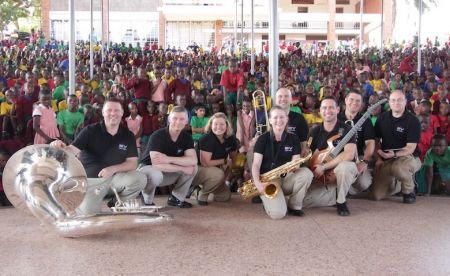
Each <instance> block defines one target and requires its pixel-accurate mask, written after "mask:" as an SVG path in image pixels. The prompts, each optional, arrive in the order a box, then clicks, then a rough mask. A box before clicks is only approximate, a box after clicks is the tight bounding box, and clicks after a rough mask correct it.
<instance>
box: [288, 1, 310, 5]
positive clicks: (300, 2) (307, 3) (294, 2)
mask: <svg viewBox="0 0 450 276" xmlns="http://www.w3.org/2000/svg"><path fill="white" fill-rule="evenodd" d="M292 4H293V5H299V4H300V5H302V4H303V5H314V0H292Z"/></svg>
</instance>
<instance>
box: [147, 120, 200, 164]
mask: <svg viewBox="0 0 450 276" xmlns="http://www.w3.org/2000/svg"><path fill="white" fill-rule="evenodd" d="M188 149H194V141H193V140H192V136H191V135H189V133H188V132H187V131H185V130H183V131H181V133H180V135H178V138H177V140H176V141H175V142H174V141H172V138H170V134H169V127H165V128H161V129H158V130H157V131H155V132H153V134H152V135H151V136H150V140H149V141H148V144H147V147H146V148H145V151H144V153H143V154H142V157H141V160H139V163H142V164H144V165H151V164H152V161H151V160H150V152H151V151H157V152H160V153H164V154H165V155H167V156H172V157H183V156H184V152H185V151H186V150H188Z"/></svg>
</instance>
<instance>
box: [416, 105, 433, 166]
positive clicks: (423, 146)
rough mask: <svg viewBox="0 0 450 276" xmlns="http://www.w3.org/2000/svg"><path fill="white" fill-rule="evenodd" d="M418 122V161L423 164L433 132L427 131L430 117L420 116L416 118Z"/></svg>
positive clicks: (426, 115)
mask: <svg viewBox="0 0 450 276" xmlns="http://www.w3.org/2000/svg"><path fill="white" fill-rule="evenodd" d="M417 118H418V119H419V122H420V130H421V132H420V143H419V145H418V147H419V151H420V160H421V161H422V162H423V160H424V158H425V154H426V153H427V151H428V150H429V149H430V146H431V139H432V138H433V132H430V131H429V124H430V115H428V114H420V115H419V116H417Z"/></svg>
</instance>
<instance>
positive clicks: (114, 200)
mask: <svg viewBox="0 0 450 276" xmlns="http://www.w3.org/2000/svg"><path fill="white" fill-rule="evenodd" d="M116 202H117V200H116V198H115V197H113V198H111V199H110V200H109V201H108V203H106V205H107V206H108V207H109V208H112V207H115V206H116Z"/></svg>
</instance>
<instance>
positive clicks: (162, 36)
mask: <svg viewBox="0 0 450 276" xmlns="http://www.w3.org/2000/svg"><path fill="white" fill-rule="evenodd" d="M158 44H159V46H162V47H163V48H164V49H165V48H166V47H167V45H166V16H165V15H164V13H163V12H162V11H160V12H159V28H158ZM170 46H173V45H170Z"/></svg>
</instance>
